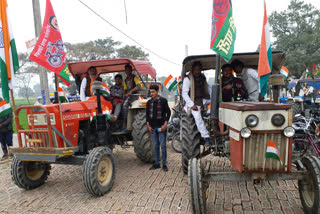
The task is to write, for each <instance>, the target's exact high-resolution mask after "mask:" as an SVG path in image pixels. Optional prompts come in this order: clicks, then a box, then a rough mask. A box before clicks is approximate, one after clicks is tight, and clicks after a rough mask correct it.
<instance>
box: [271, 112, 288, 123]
mask: <svg viewBox="0 0 320 214" xmlns="http://www.w3.org/2000/svg"><path fill="white" fill-rule="evenodd" d="M285 121H286V119H285V118H284V116H283V115H282V114H274V115H273V116H272V118H271V122H272V124H273V125H274V126H282V125H283V124H284V122H285Z"/></svg>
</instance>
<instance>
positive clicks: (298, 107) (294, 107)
mask: <svg viewBox="0 0 320 214" xmlns="http://www.w3.org/2000/svg"><path fill="white" fill-rule="evenodd" d="M286 104H288V105H291V109H292V118H294V116H295V115H297V114H301V113H302V109H301V103H296V102H294V101H293V100H288V101H287V103H286Z"/></svg>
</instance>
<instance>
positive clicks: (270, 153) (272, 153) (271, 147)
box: [266, 140, 283, 164]
mask: <svg viewBox="0 0 320 214" xmlns="http://www.w3.org/2000/svg"><path fill="white" fill-rule="evenodd" d="M266 158H273V159H276V160H278V161H280V163H281V164H283V160H282V158H281V157H280V155H279V151H278V149H277V147H276V145H275V144H274V142H272V141H271V140H270V141H269V142H268V147H267V151H266Z"/></svg>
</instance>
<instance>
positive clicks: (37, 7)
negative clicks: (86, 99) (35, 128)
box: [32, 0, 50, 104]
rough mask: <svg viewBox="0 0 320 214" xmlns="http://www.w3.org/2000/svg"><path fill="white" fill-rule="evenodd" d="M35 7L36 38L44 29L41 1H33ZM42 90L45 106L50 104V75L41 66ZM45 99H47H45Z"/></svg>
mask: <svg viewBox="0 0 320 214" xmlns="http://www.w3.org/2000/svg"><path fill="white" fill-rule="evenodd" d="M32 7H33V19H34V29H35V34H36V37H39V35H40V33H41V28H42V22H41V13H40V3H39V0H32ZM39 76H40V88H41V96H42V99H43V103H44V104H50V95H49V85H48V74H47V71H46V69H45V68H43V67H42V66H40V74H39ZM44 97H45V98H44Z"/></svg>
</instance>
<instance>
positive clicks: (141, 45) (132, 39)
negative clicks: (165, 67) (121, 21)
mask: <svg viewBox="0 0 320 214" xmlns="http://www.w3.org/2000/svg"><path fill="white" fill-rule="evenodd" d="M78 1H79V2H80V3H81V4H83V5H84V6H85V7H86V8H88V9H89V10H90V11H91V12H93V13H94V14H96V15H97V16H98V17H99V18H101V19H102V20H103V21H104V22H106V23H107V24H109V25H110V26H111V27H113V28H114V29H116V30H117V31H119V32H120V33H121V34H123V35H124V36H125V37H127V38H128V39H130V40H131V41H133V42H134V43H136V44H137V45H139V46H140V47H142V48H143V49H145V50H147V51H148V52H150V53H152V54H153V55H155V56H157V57H158V58H160V59H162V60H164V61H167V62H169V63H171V64H174V65H178V66H181V64H178V63H175V62H173V61H171V60H169V59H167V58H164V57H162V56H160V55H159V54H157V53H156V52H154V51H152V50H150V49H149V48H147V47H145V46H144V45H143V44H141V43H140V42H138V41H137V40H135V39H134V38H132V37H131V36H129V35H128V34H126V33H125V32H123V31H122V30H121V29H119V28H118V27H116V26H115V25H113V24H112V23H111V22H109V21H108V20H107V19H105V18H104V17H103V16H101V15H100V14H99V13H98V12H96V11H94V10H93V9H92V8H91V7H89V6H88V5H87V4H86V3H84V2H83V1H81V0H78Z"/></svg>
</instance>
